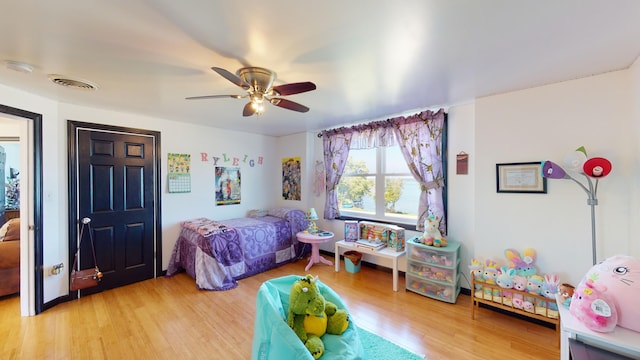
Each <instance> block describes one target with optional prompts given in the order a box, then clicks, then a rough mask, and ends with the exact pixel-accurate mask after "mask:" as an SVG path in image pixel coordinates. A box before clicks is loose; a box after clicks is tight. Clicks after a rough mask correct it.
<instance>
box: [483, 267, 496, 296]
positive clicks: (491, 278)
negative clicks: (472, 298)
mask: <svg viewBox="0 0 640 360" xmlns="http://www.w3.org/2000/svg"><path fill="white" fill-rule="evenodd" d="M497 277H498V263H496V262H495V261H493V260H486V261H485V262H484V272H483V273H482V278H483V279H484V282H485V283H486V284H488V285H496V278H497ZM483 298H484V299H487V300H494V301H498V299H499V298H500V289H494V288H493V287H491V286H485V287H484V291H483Z"/></svg>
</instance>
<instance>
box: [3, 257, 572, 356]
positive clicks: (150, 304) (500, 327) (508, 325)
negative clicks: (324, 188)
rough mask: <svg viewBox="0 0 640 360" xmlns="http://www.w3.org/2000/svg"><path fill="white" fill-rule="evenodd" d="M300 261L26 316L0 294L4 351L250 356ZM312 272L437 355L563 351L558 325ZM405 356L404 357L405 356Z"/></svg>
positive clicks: (367, 273)
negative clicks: (200, 285) (265, 302)
mask: <svg viewBox="0 0 640 360" xmlns="http://www.w3.org/2000/svg"><path fill="white" fill-rule="evenodd" d="M305 265H306V261H304V260H300V261H297V262H295V263H292V264H289V265H285V266H283V267H280V268H278V269H274V270H271V271H269V272H266V273H262V274H259V275H256V276H253V277H251V278H248V279H243V280H240V285H239V286H238V287H237V288H236V289H233V290H230V291H221V292H216V291H199V290H197V289H196V287H195V282H194V280H193V279H192V278H190V277H189V276H188V275H186V274H184V273H182V274H178V275H176V276H174V277H171V278H166V277H163V278H158V279H153V280H148V281H144V282H140V283H136V284H133V285H129V286H126V287H122V288H119V289H114V290H110V291H105V292H102V293H98V294H94V295H90V296H87V297H84V298H81V299H79V300H74V301H71V302H67V303H64V304H61V305H57V306H55V307H53V308H52V309H49V310H47V311H45V312H44V313H42V314H40V315H37V316H34V317H20V315H19V313H20V306H19V298H18V297H17V296H16V297H13V298H8V299H5V300H2V301H0V339H2V341H0V359H124V358H127V359H177V358H179V359H249V358H250V357H251V338H252V335H253V322H254V316H255V299H256V292H257V290H258V287H259V286H260V284H261V283H262V282H264V281H266V280H268V279H271V278H275V277H280V276H284V275H288V274H298V275H304V274H305V271H304V267H305ZM342 265H343V267H342V269H343V270H342V271H341V272H339V273H336V272H335V271H334V269H333V267H331V266H327V265H322V264H319V265H315V266H314V267H312V268H311V269H310V271H309V273H311V274H314V275H319V276H320V280H321V281H322V282H324V283H325V284H327V285H329V286H330V287H331V288H332V289H333V290H335V291H336V292H337V293H338V294H340V296H341V297H342V299H343V300H344V302H345V303H346V304H347V306H348V308H349V310H350V312H351V317H352V318H353V321H354V322H355V323H356V324H358V325H359V326H360V327H362V328H365V329H367V330H369V331H371V332H373V333H376V334H378V335H380V336H382V337H384V338H387V339H390V340H392V341H393V342H395V343H397V344H399V345H402V346H404V347H405V348H407V349H409V350H411V351H413V352H415V353H418V354H423V355H426V358H427V359H429V360H436V359H503V358H509V359H545V360H546V359H559V357H560V351H559V348H558V345H557V344H558V341H557V334H556V332H555V331H554V330H552V329H550V328H548V327H545V326H542V325H539V324H534V323H531V322H528V321H525V320H521V319H517V318H513V317H511V316H508V315H504V314H500V313H497V312H494V311H491V310H488V309H480V312H479V314H478V316H477V318H476V320H471V305H470V298H469V296H466V295H460V296H459V297H458V301H457V303H456V304H449V303H444V302H441V301H437V300H432V299H429V298H426V297H423V296H420V295H418V294H415V293H412V292H407V291H405V290H404V278H401V279H400V289H399V290H400V291H398V292H394V291H392V282H391V273H390V272H387V271H385V270H380V269H376V268H372V267H367V266H362V267H361V270H360V271H359V272H358V273H355V274H351V273H348V272H345V271H344V264H342ZM398 360H401V359H398Z"/></svg>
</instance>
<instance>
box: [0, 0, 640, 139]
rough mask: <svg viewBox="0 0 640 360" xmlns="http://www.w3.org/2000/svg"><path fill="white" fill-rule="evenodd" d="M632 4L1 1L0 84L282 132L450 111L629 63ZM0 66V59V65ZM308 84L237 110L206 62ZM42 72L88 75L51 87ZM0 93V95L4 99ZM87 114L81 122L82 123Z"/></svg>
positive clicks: (558, 0)
mask: <svg viewBox="0 0 640 360" xmlns="http://www.w3.org/2000/svg"><path fill="white" fill-rule="evenodd" d="M639 54H640V1H637V0H608V1H605V0H403V1H381V0H348V1H345V0H342V1H338V0H326V1H315V2H314V1H304V0H270V1H254V0H245V1H230V0H229V1H221V0H217V1H216V0H203V1H197V0H180V1H176V0H154V1H152V0H110V1H104V0H102V1H101V0H85V1H78V0H55V1H37V0H3V1H2V5H1V10H0V62H1V61H4V60H13V61H20V62H25V63H27V64H30V65H32V66H33V72H32V73H31V74H25V73H20V72H16V71H13V70H9V69H7V68H5V67H4V66H0V84H4V85H7V86H10V87H14V88H18V89H22V90H24V91H27V92H30V93H34V94H38V95H41V96H45V97H48V98H52V99H56V100H58V101H61V102H65V103H71V104H79V105H87V106H91V107H98V108H106V109H116V110H120V111H125V112H132V113H137V114H146V115H149V116H153V117H160V118H166V119H171V120H178V121H184V122H191V123H198V124H206V125H211V126H215V127H221V128H228V129H235V130H238V131H246V132H252V133H261V134H267V135H286V134H293V133H299V132H303V131H312V130H317V129H324V128H330V127H335V126H336V125H342V124H351V123H356V122H362V121H366V120H376V119H384V118H387V117H391V116H395V115H399V114H407V113H414V112H418V111H421V110H423V109H427V108H432V109H435V108H438V107H447V106H450V105H454V104H460V103H465V102H469V101H471V100H472V99H474V98H478V97H482V96H487V95H491V94H496V93H503V92H508V91H513V90H518V89H524V88H529V87H535V86H539V85H544V84H549V83H555V82H560V81H565V80H570V79H575V78H580V77H585V76H590V75H594V74H600V73H604V72H608V71H614V70H619V69H625V68H627V67H629V66H630V65H631V64H632V63H633V62H634V61H635V60H636V58H637V57H638V55H639ZM0 65H1V64H0ZM212 66H217V67H221V68H225V69H227V70H229V71H231V72H234V73H235V71H236V70H237V69H238V68H240V67H243V66H261V67H266V68H269V69H272V70H275V71H276V72H277V73H278V80H277V81H276V85H279V84H284V83H291V82H301V81H312V82H314V83H315V84H316V85H317V90H315V91H311V92H307V93H303V94H297V95H290V96H288V97H287V99H289V100H292V101H295V102H298V103H301V104H304V105H306V106H308V107H310V108H311V110H310V111H309V112H307V113H298V112H294V111H289V110H285V109H282V108H278V107H275V106H271V105H267V109H266V112H265V113H264V114H263V115H261V116H259V117H256V116H253V117H243V116H242V108H243V106H244V104H245V102H246V99H240V100H238V99H232V98H224V99H208V100H190V101H189V100H185V97H189V96H198V95H212V94H243V93H244V92H243V91H242V90H241V89H240V88H239V87H237V86H235V85H233V84H232V83H231V82H229V81H227V80H225V79H224V78H222V77H221V76H220V75H218V74H216V73H215V72H213V71H212V70H211V69H210V68H211V67H212ZM47 74H61V75H64V76H66V77H70V78H76V79H82V80H86V81H89V82H91V83H95V84H96V85H98V87H99V89H98V90H97V91H83V90H77V89H73V88H68V87H63V86H59V85H55V84H53V83H52V82H51V81H49V80H48V78H47ZM1 103H2V99H0V104H1ZM80 120H86V121H90V120H91V119H80Z"/></svg>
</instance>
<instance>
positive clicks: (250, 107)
mask: <svg viewBox="0 0 640 360" xmlns="http://www.w3.org/2000/svg"><path fill="white" fill-rule="evenodd" d="M255 113H256V109H255V108H254V107H253V104H252V103H251V101H249V102H248V103H247V105H245V106H244V109H242V116H251V115H253V114H255Z"/></svg>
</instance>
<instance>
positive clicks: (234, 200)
mask: <svg viewBox="0 0 640 360" xmlns="http://www.w3.org/2000/svg"><path fill="white" fill-rule="evenodd" d="M215 180H216V205H236V204H240V184H241V180H240V168H239V167H223V166H216V179H215Z"/></svg>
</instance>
